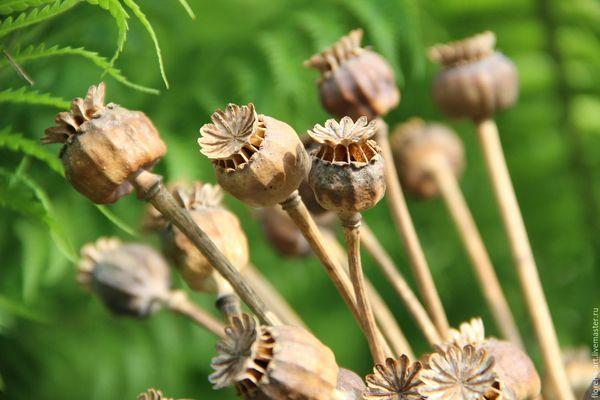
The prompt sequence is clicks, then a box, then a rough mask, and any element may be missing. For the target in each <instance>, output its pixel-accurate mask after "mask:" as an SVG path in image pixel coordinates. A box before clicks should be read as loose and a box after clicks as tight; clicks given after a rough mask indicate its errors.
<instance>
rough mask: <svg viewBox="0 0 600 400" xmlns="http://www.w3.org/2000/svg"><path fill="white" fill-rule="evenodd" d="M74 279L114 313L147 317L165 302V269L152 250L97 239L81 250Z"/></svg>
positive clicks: (167, 283)
mask: <svg viewBox="0 0 600 400" xmlns="http://www.w3.org/2000/svg"><path fill="white" fill-rule="evenodd" d="M77 280H78V282H79V283H80V284H82V285H83V286H84V287H86V288H88V289H89V290H91V291H92V292H93V293H95V294H96V295H97V296H98V297H100V299H101V300H102V302H103V303H104V304H105V305H106V307H107V308H108V309H109V310H110V311H112V312H113V313H115V314H120V315H128V316H134V317H147V316H149V315H151V314H153V313H154V312H156V311H158V310H159V309H160V308H161V307H162V306H163V304H164V303H165V302H166V301H167V300H168V299H169V296H170V286H171V274H170V270H169V266H168V265H167V263H166V262H165V260H164V259H163V258H162V256H161V255H160V254H159V253H157V252H156V251H155V250H154V249H153V248H151V247H150V246H147V245H144V244H137V243H128V244H123V243H121V241H120V240H119V239H116V238H100V239H98V240H97V241H96V242H95V243H89V244H87V245H85V246H83V247H82V249H81V259H80V261H79V263H78V265H77Z"/></svg>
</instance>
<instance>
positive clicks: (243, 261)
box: [146, 182, 249, 292]
mask: <svg viewBox="0 0 600 400" xmlns="http://www.w3.org/2000/svg"><path fill="white" fill-rule="evenodd" d="M169 189H170V191H171V193H172V194H173V197H174V198H175V200H176V201H177V203H179V205H180V206H181V207H183V208H185V209H186V210H188V211H189V213H190V215H191V216H192V219H193V220H194V222H195V223H196V224H197V225H198V226H199V227H200V228H201V229H202V230H203V231H204V232H206V234H207V235H208V236H209V237H210V239H211V240H212V241H213V243H214V244H215V245H216V246H217V247H218V248H219V250H221V252H222V253H223V254H224V255H225V257H227V259H228V260H229V261H230V262H231V264H232V265H233V266H234V267H236V268H237V269H238V270H242V269H244V268H245V267H246V265H248V260H249V250H248V239H247V237H246V234H245V233H244V231H243V229H242V227H241V225H240V221H239V219H238V218H237V216H236V215H235V214H234V213H232V212H230V211H229V210H227V209H226V208H225V207H223V206H222V200H223V192H222V190H221V188H220V186H218V185H212V184H209V183H201V182H194V183H192V184H189V183H183V182H179V183H175V184H173V185H170V188H169ZM146 225H147V226H148V227H153V228H155V229H157V230H158V232H159V233H160V237H161V242H162V245H163V249H164V252H165V254H166V255H167V257H168V258H169V259H170V260H171V261H172V262H173V264H174V265H175V266H176V267H177V268H178V269H179V271H180V272H181V276H182V277H183V278H184V280H185V281H186V283H187V284H188V286H189V287H190V288H192V289H193V290H195V291H202V292H219V291H220V289H223V288H224V287H226V288H229V286H228V283H226V281H225V280H224V279H223V278H222V277H221V276H220V275H219V274H218V272H216V271H215V269H214V268H213V267H212V266H211V264H210V262H209V261H208V260H207V259H206V257H204V255H203V254H202V253H200V251H199V250H198V249H197V248H196V246H195V245H194V244H193V243H192V242H191V241H190V240H189V239H188V237H187V236H186V235H185V234H184V233H183V232H181V230H179V228H177V227H176V226H174V225H173V224H171V223H170V222H169V221H167V220H166V219H164V218H163V217H162V215H161V214H160V213H159V212H158V211H156V209H154V208H153V207H152V206H149V208H148V212H147V217H146Z"/></svg>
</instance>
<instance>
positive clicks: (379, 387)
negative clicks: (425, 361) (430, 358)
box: [364, 354, 424, 400]
mask: <svg viewBox="0 0 600 400" xmlns="http://www.w3.org/2000/svg"><path fill="white" fill-rule="evenodd" d="M421 369H422V365H421V363H420V362H419V361H416V362H413V363H411V362H410V360H409V359H408V357H407V356H406V355H404V354H402V355H401V356H400V358H399V359H398V360H394V359H393V358H388V359H386V361H385V365H381V364H377V365H375V367H374V368H373V374H371V375H367V379H366V380H367V390H366V391H365V392H364V399H365V400H396V399H403V400H421V399H424V397H423V396H422V395H421V394H420V393H419V388H420V387H421V386H422V385H423V382H422V381H421V379H420V378H419V376H420V373H421Z"/></svg>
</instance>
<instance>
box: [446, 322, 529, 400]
mask: <svg viewBox="0 0 600 400" xmlns="http://www.w3.org/2000/svg"><path fill="white" fill-rule="evenodd" d="M466 346H473V347H474V348H475V349H482V350H484V351H485V352H486V353H487V354H489V355H490V356H491V357H493V359H494V368H493V370H494V373H495V374H496V382H495V383H494V387H495V388H496V389H498V390H499V392H500V393H501V394H502V397H501V398H503V399H517V400H521V399H534V398H536V397H537V396H538V395H539V394H540V392H541V382H540V377H539V375H538V373H537V371H536V369H535V366H534V364H533V362H532V361H531V359H530V358H529V356H528V355H527V354H525V352H523V350H521V349H520V348H519V347H518V346H517V345H515V344H513V343H510V342H508V341H504V340H498V339H495V338H486V337H485V328H484V325H483V321H482V320H481V318H473V319H472V320H471V321H469V322H465V323H462V324H461V325H460V327H459V329H450V331H449V334H448V338H447V342H446V343H445V344H444V345H442V346H440V348H441V351H448V349H450V348H452V347H456V348H458V349H461V348H464V347H466Z"/></svg>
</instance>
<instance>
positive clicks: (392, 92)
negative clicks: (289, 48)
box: [304, 29, 400, 120]
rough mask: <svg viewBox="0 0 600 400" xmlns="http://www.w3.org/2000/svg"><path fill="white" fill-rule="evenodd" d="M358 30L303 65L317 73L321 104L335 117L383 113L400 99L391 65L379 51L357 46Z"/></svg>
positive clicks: (371, 117) (369, 116) (359, 38)
mask: <svg viewBox="0 0 600 400" xmlns="http://www.w3.org/2000/svg"><path fill="white" fill-rule="evenodd" d="M362 36H363V31H362V29H355V30H353V31H351V32H350V33H349V34H348V35H346V36H344V37H342V38H341V39H340V40H339V41H338V42H336V43H335V44H333V46H331V47H330V48H328V49H326V50H324V51H323V52H321V53H319V54H315V55H314V56H312V57H311V58H310V60H308V61H306V62H305V63H304V65H306V66H307V67H311V68H314V69H316V70H317V71H319V72H320V73H321V77H320V78H319V80H318V85H319V92H320V96H321V103H322V104H323V107H324V108H325V109H326V110H327V111H328V112H329V113H331V114H333V115H335V116H336V117H338V118H342V117H344V116H349V117H351V118H353V119H358V118H359V117H361V116H363V115H365V116H367V117H368V118H369V120H371V119H374V118H376V117H379V116H382V115H385V114H387V112H388V111H390V110H391V109H392V108H394V107H396V106H397V105H398V102H399V101H400V92H399V91H398V87H397V86H396V81H395V79H394V71H393V69H392V67H391V65H390V64H389V63H388V62H387V61H386V60H385V59H384V58H383V57H381V56H380V55H379V54H377V53H375V52H374V51H372V50H369V49H364V48H362V47H360V42H361V39H362Z"/></svg>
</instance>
